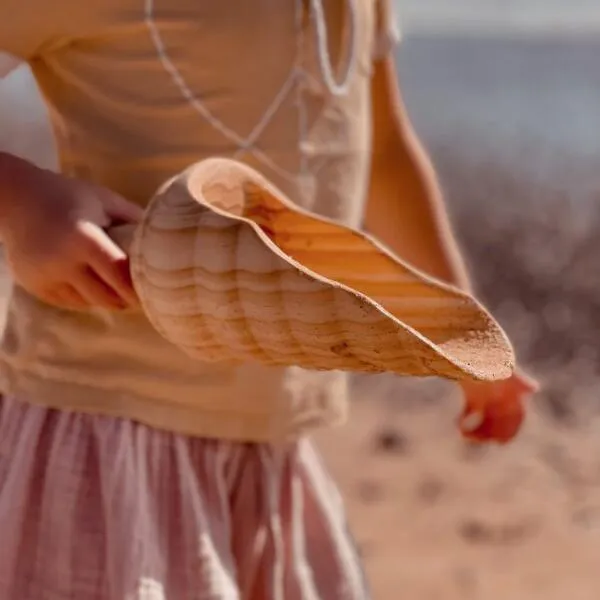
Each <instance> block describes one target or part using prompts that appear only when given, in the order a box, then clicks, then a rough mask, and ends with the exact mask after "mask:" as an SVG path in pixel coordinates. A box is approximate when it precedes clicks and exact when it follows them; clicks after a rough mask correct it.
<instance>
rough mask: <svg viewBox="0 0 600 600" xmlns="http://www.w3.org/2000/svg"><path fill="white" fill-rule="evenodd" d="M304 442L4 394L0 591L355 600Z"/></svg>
mask: <svg viewBox="0 0 600 600" xmlns="http://www.w3.org/2000/svg"><path fill="white" fill-rule="evenodd" d="M367 597H368V594H367V591H366V588H365V583H364V579H363V574H362V571H361V567H360V563H359V560H358V557H357V554H356V551H355V548H354V545H353V542H352V539H351V537H350V536H349V534H348V532H347V530H346V523H345V519H344V513H343V509H342V506H341V503H340V499H339V496H338V494H337V492H336V490H335V487H334V486H333V485H332V482H331V480H330V479H329V477H328V475H327V474H326V472H325V471H324V469H323V466H322V465H321V463H320V461H319V458H318V456H317V455H316V453H315V451H314V449H313V448H312V446H311V445H310V443H308V442H306V441H303V442H301V443H300V444H298V445H294V446H292V447H288V448H275V447H270V446H265V445H250V444H233V443H225V442H219V441H209V440H202V439H192V438H186V437H182V436H177V435H173V434H170V433H167V432H162V431H157V430H153V429H150V428H148V427H145V426H143V425H139V424H136V423H132V422H129V421H124V420H119V419H113V418H105V417H96V416H90V415H83V414H69V413H61V412H57V411H54V410H50V409H46V408H43V407H38V406H32V405H28V404H26V403H23V402H19V401H16V400H13V399H7V398H5V399H3V400H1V401H0V598H1V599H2V600H201V599H202V600H217V599H219V600H221V599H224V600H242V599H244V600H271V599H272V600H284V599H285V600H300V599H302V600H305V599H306V600H336V599H344V600H345V599H351V600H358V599H361V600H362V599H364V598H367Z"/></svg>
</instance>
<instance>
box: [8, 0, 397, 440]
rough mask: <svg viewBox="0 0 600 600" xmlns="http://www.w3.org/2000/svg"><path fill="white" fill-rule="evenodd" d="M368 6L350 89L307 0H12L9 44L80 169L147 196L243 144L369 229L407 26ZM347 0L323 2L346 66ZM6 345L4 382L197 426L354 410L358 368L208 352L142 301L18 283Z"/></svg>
mask: <svg viewBox="0 0 600 600" xmlns="http://www.w3.org/2000/svg"><path fill="white" fill-rule="evenodd" d="M355 5H356V8H357V14H356V17H357V21H356V23H357V25H358V27H357V29H356V31H355V33H356V39H355V43H356V50H357V62H356V68H355V70H354V72H353V74H352V78H351V80H350V82H349V88H348V90H347V92H346V93H345V94H342V95H333V94H331V93H330V92H329V91H328V89H327V86H326V85H325V83H324V80H323V69H322V68H321V67H322V65H321V62H322V59H323V57H322V56H321V57H320V55H319V53H318V51H317V47H318V45H317V36H316V31H315V19H314V18H313V15H312V13H311V10H310V8H311V3H310V2H309V1H308V0H253V1H252V2H248V1H245V0H235V1H228V2H212V1H211V2H198V1H197V0H103V1H102V2H96V3H93V2H73V1H72V0H54V1H53V2H41V1H38V2H36V3H35V6H32V3H31V2H22V0H2V3H1V4H0V49H3V50H6V51H7V52H9V53H11V54H13V55H14V56H16V57H19V58H20V59H22V60H25V61H27V62H28V63H29V65H30V67H31V69H32V71H33V74H34V76H35V79H36V81H37V82H38V85H39V87H40V89H41V92H42V94H43V96H44V99H45V101H46V103H47V105H48V107H49V110H50V115H51V119H52V124H53V127H54V132H55V135H56V140H57V147H58V151H59V157H60V165H61V170H62V172H64V173H65V174H68V175H73V176H77V177H81V178H86V179H88V180H91V181H94V182H97V183H100V184H102V185H105V186H108V187H110V188H112V189H114V190H115V191H117V192H119V193H121V194H122V195H124V196H125V197H127V198H128V199H130V200H133V201H135V202H137V203H139V204H141V205H144V204H145V203H146V202H147V201H148V200H149V198H150V197H151V196H152V194H153V192H154V191H155V190H156V188H157V187H158V186H159V185H160V184H161V183H162V182H163V181H164V180H166V179H169V178H170V177H171V176H173V175H174V174H175V173H177V172H179V171H181V170H183V169H185V168H186V167H188V166H189V165H190V164H191V163H193V162H195V161H198V160H200V159H202V158H205V157H208V156H229V157H234V158H237V159H240V160H242V161H244V162H246V163H247V164H250V165H251V166H254V167H256V168H258V169H259V170H260V171H262V172H263V173H264V174H265V175H266V176H267V177H269V178H270V179H271V180H272V181H273V182H274V183H275V184H276V185H277V186H279V187H280V188H281V189H282V190H283V191H284V192H285V193H286V194H288V195H289V196H290V198H292V199H293V200H294V201H295V202H297V203H298V204H300V205H302V206H304V207H307V208H309V209H311V210H313V211H315V212H318V213H320V214H323V215H326V216H329V217H332V218H335V219H338V220H340V221H342V222H345V223H347V224H350V225H353V226H358V225H359V223H360V220H361V217H362V213H363V205H364V200H365V194H366V188H367V183H368V173H369V156H370V144H371V140H370V138H371V132H370V110H371V105H370V75H371V72H372V68H373V59H374V57H376V56H381V55H382V54H384V53H386V52H388V51H389V50H390V48H391V46H392V44H393V42H394V41H395V39H396V37H397V28H396V25H395V21H394V19H393V18H392V16H391V15H392V12H391V3H387V1H386V0H356V2H355ZM346 8H347V4H346V3H345V2H344V1H343V0H336V1H331V2H326V3H325V25H326V32H327V34H328V36H327V37H328V40H327V41H328V49H329V55H330V59H331V61H332V64H333V65H341V66H340V68H338V69H337V72H338V76H339V73H340V72H341V71H343V63H344V60H345V57H346V55H347V53H348V50H349V48H348V35H347V32H348V27H347V26H346V25H347V19H348V15H347V10H346ZM0 356H1V363H2V381H3V392H4V393H6V394H9V395H12V396H16V397H19V398H24V399H27V400H28V401H29V402H33V403H38V404H42V405H44V406H47V407H51V408H58V409H62V410H75V411H82V412H87V413H92V414H103V415H109V416H116V417H124V418H129V419H132V420H137V421H140V422H143V423H146V424H148V425H151V426H154V427H158V428H164V429H167V430H170V431H174V432H179V433H184V434H190V435H196V436H204V437H216V438H223V439H232V440H240V441H256V442H259V441H274V440H280V439H294V438H296V437H297V436H299V435H300V434H302V433H304V432H306V431H307V430H310V429H311V428H313V427H316V426H320V425H325V424H333V423H335V422H339V421H341V420H342V419H343V418H344V416H345V413H346V405H347V399H346V395H347V380H346V376H345V375H344V374H342V373H338V372H329V373H318V372H306V371H302V370H300V369H296V368H291V369H274V368H263V367H260V366H257V365H246V366H243V367H240V368H231V367H225V366H219V365H214V364H203V363H201V362H198V361H195V360H192V359H190V358H187V357H186V356H185V355H184V354H183V353H181V352H180V351H178V350H177V349H176V348H174V347H172V346H170V345H169V344H168V343H167V342H166V341H164V340H163V339H162V338H161V337H160V336H159V335H158V334H157V333H156V332H155V331H154V330H153V329H152V327H151V326H150V325H149V323H148V322H147V321H146V319H145V318H144V317H143V316H142V315H140V314H137V313H133V312H131V313H127V312H126V313H116V312H107V311H100V310H98V311H91V312H89V313H86V314H81V313H74V312H69V311H63V310H59V309H57V308H53V307H50V306H48V305H45V304H43V303H41V302H39V301H38V300H36V299H35V298H33V297H31V296H30V295H28V294H27V293H25V292H24V291H23V290H22V289H19V288H16V289H15V292H14V295H13V298H12V300H11V302H10V306H9V314H8V321H7V326H6V330H5V333H4V337H3V340H2V345H1V355H0Z"/></svg>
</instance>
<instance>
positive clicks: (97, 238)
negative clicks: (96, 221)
mask: <svg viewBox="0 0 600 600" xmlns="http://www.w3.org/2000/svg"><path fill="white" fill-rule="evenodd" d="M87 262H88V266H89V267H90V268H91V269H92V270H93V271H94V272H95V273H96V275H97V277H98V278H99V279H100V280H102V281H103V282H104V283H105V284H106V285H107V286H108V287H110V288H112V289H113V290H114V291H115V292H116V293H117V294H118V295H119V296H120V298H121V299H122V300H123V301H124V302H125V303H126V304H128V305H129V306H135V305H136V304H137V303H138V300H137V295H136V293H135V290H134V289H133V282H132V281H131V274H130V271H129V260H128V258H127V255H126V254H125V252H124V251H123V249H122V248H120V247H119V246H118V245H117V244H116V243H115V242H114V241H113V240H112V239H111V238H110V237H109V236H108V234H107V233H106V232H105V231H103V230H102V229H100V228H95V229H94V230H93V231H90V232H88V248H87Z"/></svg>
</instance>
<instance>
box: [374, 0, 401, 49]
mask: <svg viewBox="0 0 600 600" xmlns="http://www.w3.org/2000/svg"><path fill="white" fill-rule="evenodd" d="M375 9H376V13H375V27H376V30H375V44H374V48H373V57H374V58H375V59H376V60H378V59H382V58H385V57H386V56H387V55H388V54H389V53H390V52H393V51H394V48H395V47H396V46H397V45H398V44H399V43H400V39H401V32H400V21H399V18H398V14H397V11H396V7H395V5H394V3H393V0H375Z"/></svg>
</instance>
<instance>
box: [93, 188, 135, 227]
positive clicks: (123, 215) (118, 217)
mask: <svg viewBox="0 0 600 600" xmlns="http://www.w3.org/2000/svg"><path fill="white" fill-rule="evenodd" d="M103 204H104V210H105V211H106V214H107V216H108V217H109V218H110V220H111V222H112V223H113V224H117V223H139V221H141V220H142V216H143V214H144V209H143V208H142V207H141V206H138V205H137V204H134V203H133V202H130V201H129V200H126V199H125V198H123V197H122V196H119V195H118V194H110V196H108V197H107V198H105V201H104V203H103Z"/></svg>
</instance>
